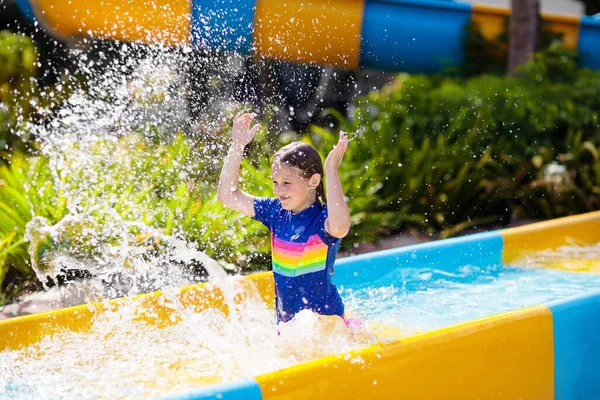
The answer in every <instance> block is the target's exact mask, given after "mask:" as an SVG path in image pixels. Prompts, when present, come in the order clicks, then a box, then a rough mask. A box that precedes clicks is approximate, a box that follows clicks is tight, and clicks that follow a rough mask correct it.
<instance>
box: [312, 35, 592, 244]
mask: <svg viewBox="0 0 600 400" xmlns="http://www.w3.org/2000/svg"><path fill="white" fill-rule="evenodd" d="M522 72H523V73H522V76H521V77H519V78H514V79H511V78H506V77H500V76H491V75H485V76H479V77H474V78H470V79H464V78H452V77H440V76H436V77H428V76H419V75H415V76H409V75H400V76H398V78H397V79H396V81H395V82H394V83H393V84H391V85H389V86H387V87H385V88H383V89H382V90H381V91H379V92H371V93H369V95H368V96H366V97H364V98H362V99H359V100H358V101H357V103H356V108H355V112H354V114H353V116H352V120H351V121H347V120H345V119H344V118H343V117H341V116H339V115H338V119H340V121H341V125H342V126H341V128H342V129H344V130H346V131H348V132H351V137H352V138H353V140H351V141H350V143H349V149H348V152H347V155H346V156H345V157H344V162H343V163H342V167H341V168H342V170H341V171H340V173H341V175H342V180H343V184H344V188H345V190H346V193H347V196H348V198H349V206H350V209H351V213H352V233H351V236H350V239H349V241H346V243H345V244H348V242H349V243H352V242H354V241H356V242H361V241H367V240H372V239H374V238H376V237H380V236H384V235H388V234H391V233H395V232H400V231H404V230H410V229H415V230H418V231H421V232H428V233H431V234H439V235H440V236H442V237H446V236H451V235H455V234H457V233H459V232H461V231H463V230H465V229H467V228H470V227H473V226H475V225H476V226H482V225H488V224H490V223H507V222H509V221H511V220H512V219H515V218H554V217H559V216H563V215H568V214H571V213H577V212H584V211H589V210H593V209H598V208H599V206H598V200H599V197H598V190H599V189H600V180H599V179H600V177H599V175H598V168H599V167H600V164H599V161H598V152H597V146H598V143H600V124H599V122H600V103H599V102H600V95H599V94H598V93H600V73H597V72H594V71H589V70H580V69H577V67H576V65H575V60H574V57H573V54H572V53H570V52H567V51H565V50H563V49H561V48H559V47H556V46H551V47H549V48H548V49H547V50H546V51H545V52H543V53H540V54H538V55H536V56H535V57H533V58H532V60H531V62H529V63H528V64H527V65H525V66H524V67H523V70H522ZM313 133H314V134H313V136H312V137H310V138H307V140H310V141H312V142H313V143H315V144H316V145H317V146H318V148H319V149H320V150H321V152H322V155H323V156H325V155H326V153H327V151H329V150H330V149H331V148H332V147H333V145H334V143H335V141H337V133H336V134H333V133H332V132H330V131H327V130H323V129H320V128H314V129H313Z"/></svg>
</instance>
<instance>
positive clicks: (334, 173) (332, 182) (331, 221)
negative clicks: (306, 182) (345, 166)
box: [325, 131, 350, 238]
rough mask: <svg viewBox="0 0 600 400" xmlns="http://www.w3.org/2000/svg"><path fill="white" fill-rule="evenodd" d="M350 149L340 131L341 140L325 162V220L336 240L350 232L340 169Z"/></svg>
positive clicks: (327, 228) (329, 231)
mask: <svg viewBox="0 0 600 400" xmlns="http://www.w3.org/2000/svg"><path fill="white" fill-rule="evenodd" d="M347 148H348V136H347V135H346V132H343V131H340V139H339V140H338V143H337V144H336V145H335V147H334V148H333V150H331V153H329V155H328V156H327V159H326V160H325V176H326V177H327V180H326V181H325V182H326V185H325V194H326V196H327V212H328V216H327V219H326V220H325V229H326V230H327V232H328V233H329V234H330V235H331V236H334V237H336V238H342V237H344V236H346V235H347V234H348V231H349V230H350V210H348V205H347V204H346V201H345V200H344V190H343V189H342V182H341V180H340V174H339V172H338V169H339V167H340V164H341V162H342V157H344V153H345V152H346V149H347Z"/></svg>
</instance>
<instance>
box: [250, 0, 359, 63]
mask: <svg viewBox="0 0 600 400" xmlns="http://www.w3.org/2000/svg"><path fill="white" fill-rule="evenodd" d="M363 13H364V0H287V1H285V2H282V1H281V0H259V1H257V5H256V14H255V21H254V23H255V34H254V37H255V46H256V50H257V53H258V56H259V57H265V58H276V59H282V60H288V61H298V62H305V63H311V62H313V63H317V64H327V65H334V66H338V67H344V68H357V67H358V63H359V49H360V35H361V28H362V20H363Z"/></svg>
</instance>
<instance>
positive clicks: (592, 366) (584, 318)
mask: <svg viewBox="0 0 600 400" xmlns="http://www.w3.org/2000/svg"><path fill="white" fill-rule="evenodd" d="M548 307H549V308H550V310H551V311H552V318H553V321H554V398H555V399H556V400H572V399H598V398H600V291H597V292H592V293H587V294H583V295H580V296H575V297H570V298H567V299H564V300H559V301H556V302H552V303H550V304H548Z"/></svg>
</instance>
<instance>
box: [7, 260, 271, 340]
mask: <svg viewBox="0 0 600 400" xmlns="http://www.w3.org/2000/svg"><path fill="white" fill-rule="evenodd" d="M248 278H249V279H250V280H252V282H254V284H255V285H256V287H257V288H258V290H259V292H260V294H261V297H262V299H263V300H264V302H265V304H267V305H268V306H269V307H274V305H275V300H274V292H275V290H274V284H273V273H272V272H262V273H258V274H252V275H249V276H248ZM169 296H170V295H169ZM169 296H167V297H169ZM239 300H242V299H241V298H236V301H239ZM134 301H137V302H139V304H138V305H137V309H138V310H139V313H138V315H139V319H140V320H143V321H146V322H148V323H150V324H152V325H155V326H158V327H164V326H169V325H173V324H176V323H178V322H179V320H180V319H179V318H180V316H179V312H178V311H177V310H176V308H173V307H169V302H170V300H168V299H167V298H165V296H163V294H162V292H154V293H146V294H142V295H139V296H135V297H132V298H125V299H118V300H110V301H108V302H106V303H97V304H95V306H94V307H95V308H94V310H93V311H92V310H90V308H89V307H88V305H87V304H84V305H81V306H76V307H70V308H65V309H61V310H56V311H51V312H46V313H40V314H34V315H27V316H23V317H16V318H11V319H8V320H5V321H0V351H2V350H9V349H18V348H21V347H23V346H28V345H31V344H33V343H36V342H38V341H40V340H41V339H42V338H43V337H44V336H46V335H48V334H52V333H56V332H60V331H62V330H70V331H73V332H86V331H88V330H89V329H90V328H91V327H92V323H93V318H94V316H96V315H98V314H99V313H102V312H104V311H105V310H106V309H109V308H110V309H111V310H116V309H118V308H119V307H120V306H121V305H122V304H131V303H132V302H134ZM178 301H179V302H180V303H181V305H182V306H183V307H191V308H192V309H193V310H194V311H195V312H200V311H202V310H204V309H207V308H216V309H219V310H222V311H223V312H227V306H226V305H224V304H223V297H222V295H221V292H220V291H219V290H218V289H216V288H214V287H213V286H211V285H205V284H199V285H191V286H186V287H184V288H182V289H181V291H180V294H179V298H178Z"/></svg>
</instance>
